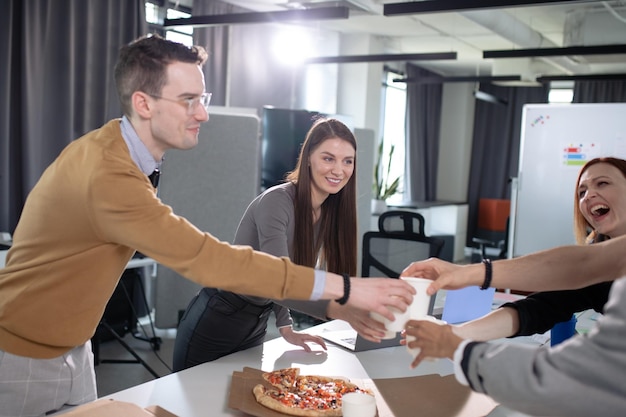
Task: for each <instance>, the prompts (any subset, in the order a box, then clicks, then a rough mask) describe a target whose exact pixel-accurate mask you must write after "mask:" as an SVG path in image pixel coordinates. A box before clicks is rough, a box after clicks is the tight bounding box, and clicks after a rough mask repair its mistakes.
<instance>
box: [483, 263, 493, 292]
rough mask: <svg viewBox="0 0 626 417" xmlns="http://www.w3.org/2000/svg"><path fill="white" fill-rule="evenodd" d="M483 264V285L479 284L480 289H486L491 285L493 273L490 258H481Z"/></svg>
mask: <svg viewBox="0 0 626 417" xmlns="http://www.w3.org/2000/svg"><path fill="white" fill-rule="evenodd" d="M482 262H483V264H484V265H485V281H484V282H483V285H481V286H480V289H481V290H486V289H487V288H489V287H490V286H491V278H492V275H493V269H492V265H491V259H483V261H482Z"/></svg>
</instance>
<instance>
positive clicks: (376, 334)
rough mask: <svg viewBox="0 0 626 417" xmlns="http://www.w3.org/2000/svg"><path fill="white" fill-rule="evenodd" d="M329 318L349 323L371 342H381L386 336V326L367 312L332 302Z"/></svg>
mask: <svg viewBox="0 0 626 417" xmlns="http://www.w3.org/2000/svg"><path fill="white" fill-rule="evenodd" d="M327 316H328V317H330V318H332V319H340V320H344V321H347V322H348V323H350V326H352V328H353V329H354V330H356V331H357V333H359V334H360V335H361V337H363V338H364V339H367V340H369V341H371V342H380V340H381V338H382V337H383V336H384V335H385V326H384V325H383V324H382V323H381V322H379V321H377V320H374V319H373V318H371V317H370V314H369V312H368V311H365V310H361V309H358V308H355V307H352V306H349V305H343V306H342V305H339V304H338V303H335V302H331V303H330V304H329V305H328V311H327Z"/></svg>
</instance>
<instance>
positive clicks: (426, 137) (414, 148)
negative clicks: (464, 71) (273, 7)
mask: <svg viewBox="0 0 626 417" xmlns="http://www.w3.org/2000/svg"><path fill="white" fill-rule="evenodd" d="M406 75H407V78H419V77H432V76H436V75H437V74H434V73H432V72H430V71H427V70H425V69H422V68H420V67H417V66H415V65H411V64H407V66H406ZM442 90H443V85H442V84H408V85H407V105H406V122H405V123H406V126H405V129H406V157H407V164H406V166H407V174H406V177H405V178H406V185H405V187H406V191H408V194H407V195H406V196H405V197H406V198H407V199H408V200H411V201H434V200H435V199H436V198H437V161H438V158H439V127H440V120H441V101H442Z"/></svg>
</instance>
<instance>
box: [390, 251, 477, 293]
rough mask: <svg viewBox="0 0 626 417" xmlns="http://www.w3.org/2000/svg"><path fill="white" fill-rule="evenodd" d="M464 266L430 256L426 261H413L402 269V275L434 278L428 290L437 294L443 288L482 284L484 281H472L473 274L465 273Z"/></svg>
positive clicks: (450, 288) (451, 288)
mask: <svg viewBox="0 0 626 417" xmlns="http://www.w3.org/2000/svg"><path fill="white" fill-rule="evenodd" d="M463 268H465V266H462V265H455V264H452V263H450V262H446V261H442V260H441V259H438V258H430V259H427V260H425V261H418V262H412V263H411V264H410V265H409V266H407V267H406V268H405V269H404V271H402V273H401V274H400V276H403V277H404V276H406V277H420V278H427V279H431V280H433V283H432V284H430V287H428V291H427V292H428V294H429V295H433V294H435V293H436V292H437V291H438V290H440V289H442V288H445V289H449V290H453V289H458V288H463V287H467V286H469V285H480V283H481V282H482V281H479V282H478V283H472V282H471V279H472V278H473V276H470V275H469V274H467V273H465V272H466V270H464V269H463ZM468 272H469V271H468Z"/></svg>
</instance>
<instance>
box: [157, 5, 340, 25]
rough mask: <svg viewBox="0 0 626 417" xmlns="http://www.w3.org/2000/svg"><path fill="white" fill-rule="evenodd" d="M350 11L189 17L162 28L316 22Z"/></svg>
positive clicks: (329, 9)
mask: <svg viewBox="0 0 626 417" xmlns="http://www.w3.org/2000/svg"><path fill="white" fill-rule="evenodd" d="M348 17H350V9H349V8H347V7H345V6H341V7H319V8H316V9H304V10H285V11H277V12H249V13H229V14H214V15H206V16H191V17H188V18H183V19H165V20H164V21H163V26H164V27H166V28H167V27H174V26H192V27H195V28H201V27H210V26H224V25H238V24H244V23H285V22H303V21H317V20H332V19H347V18H348Z"/></svg>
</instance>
